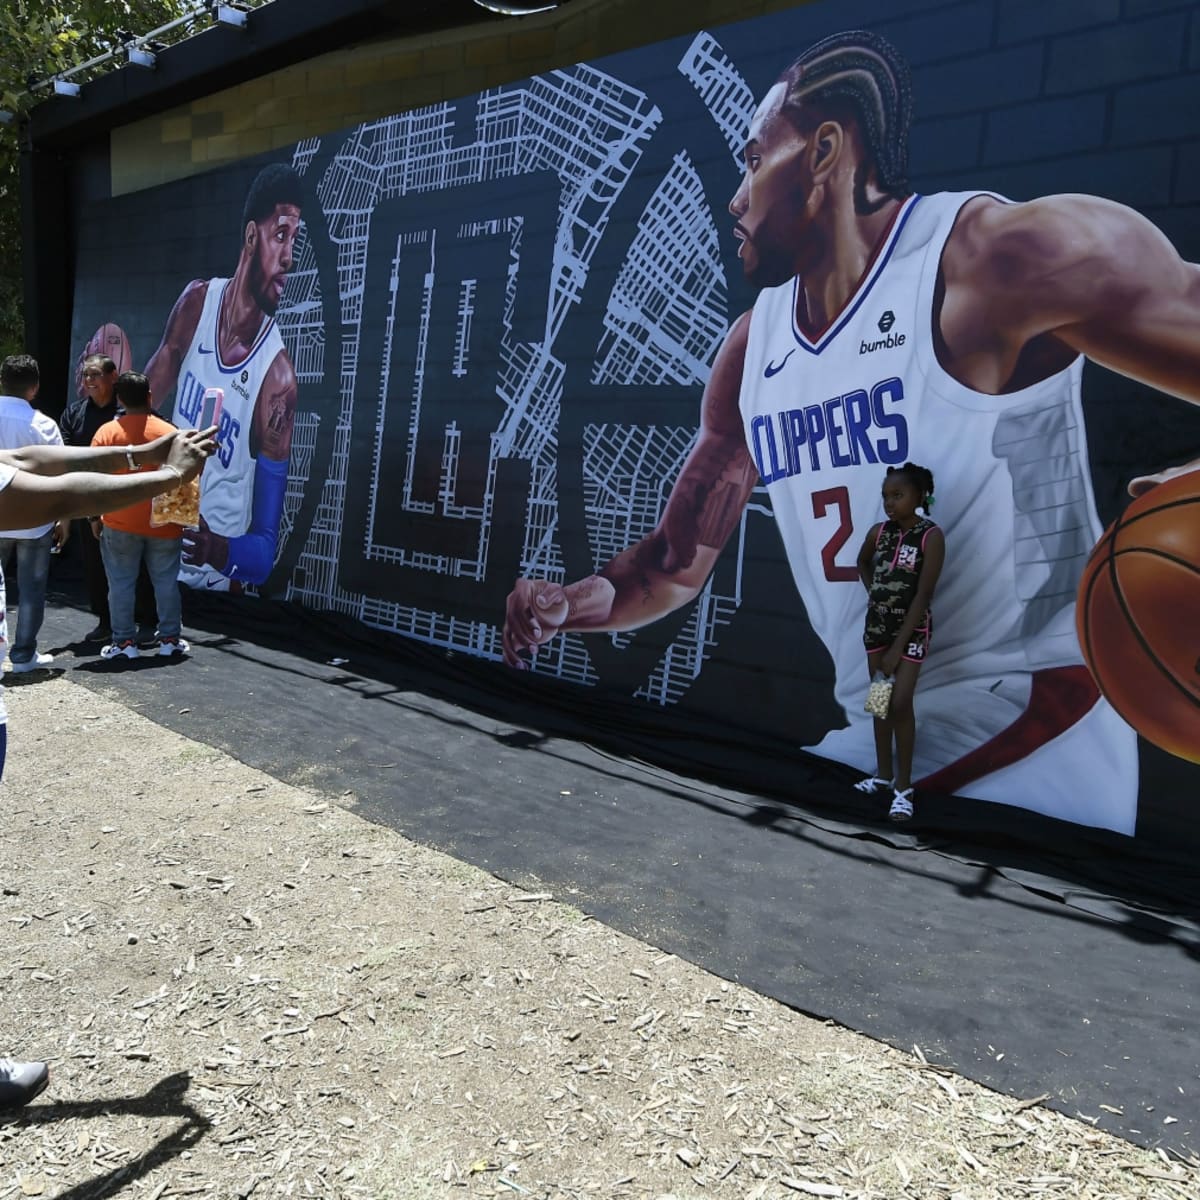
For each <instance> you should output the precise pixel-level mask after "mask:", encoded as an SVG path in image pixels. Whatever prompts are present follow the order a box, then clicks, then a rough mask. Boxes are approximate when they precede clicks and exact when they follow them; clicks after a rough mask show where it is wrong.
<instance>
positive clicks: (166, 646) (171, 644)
mask: <svg viewBox="0 0 1200 1200" xmlns="http://www.w3.org/2000/svg"><path fill="white" fill-rule="evenodd" d="M191 652H192V648H191V646H190V645H189V644H188V641H187V639H186V638H181V637H173V638H159V640H158V653H159V654H160V655H161V656H162V657H163V658H170V657H171V655H172V654H191Z"/></svg>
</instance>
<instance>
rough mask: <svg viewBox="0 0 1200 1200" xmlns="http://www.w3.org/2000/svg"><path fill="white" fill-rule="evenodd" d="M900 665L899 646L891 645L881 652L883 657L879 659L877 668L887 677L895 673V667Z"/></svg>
mask: <svg viewBox="0 0 1200 1200" xmlns="http://www.w3.org/2000/svg"><path fill="white" fill-rule="evenodd" d="M899 666H900V647H899V646H893V647H892V648H891V649H890V650H885V651H884V652H883V657H882V658H881V659H880V660H879V669H880V670H881V671H882V672H883V673H884V674H885V675H886V676H887V677H888V678H889V679H891V677H892V676H893V675H895V673H896V668H897V667H899Z"/></svg>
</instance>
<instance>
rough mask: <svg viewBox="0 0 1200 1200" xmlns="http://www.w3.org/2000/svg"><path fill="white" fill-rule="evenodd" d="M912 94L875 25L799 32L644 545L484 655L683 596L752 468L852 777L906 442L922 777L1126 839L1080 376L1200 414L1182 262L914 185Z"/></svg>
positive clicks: (722, 537) (1139, 486) (1127, 745)
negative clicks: (865, 543) (937, 553)
mask: <svg viewBox="0 0 1200 1200" xmlns="http://www.w3.org/2000/svg"><path fill="white" fill-rule="evenodd" d="M910 111H911V100H910V91H909V81H908V72H907V66H906V64H905V63H904V61H903V60H902V59H901V57H900V56H899V54H898V53H897V51H896V50H895V49H894V48H893V47H892V46H891V45H889V44H888V43H887V42H886V41H884V40H883V39H882V38H879V37H877V36H875V35H873V34H870V33H858V32H854V33H844V34H838V35H836V36H834V37H831V38H828V39H826V40H825V41H822V42H821V43H819V44H817V45H815V46H813V47H812V48H811V49H809V50H807V51H806V52H805V53H804V54H802V55H801V56H800V58H799V59H797V60H796V61H795V63H793V65H792V66H790V67H789V68H788V69H787V70H786V71H785V72H784V73H783V74H782V75H781V76H780V77H779V79H778V80H777V81H776V83H775V84H774V86H772V87H771V89H770V90H769V91H768V92H767V94H766V96H765V97H764V98H763V100H762V102H761V104H760V105H759V107H758V109H757V111H756V112H755V114H754V116H753V118H752V120H751V123H750V128H749V131H748V134H747V140H746V143H745V148H744V175H743V178H742V182H741V185H740V186H739V188H738V189H737V192H736V193H735V195H734V197H733V199H732V201H731V202H730V205H729V209H730V212H731V213H732V214H733V217H734V219H735V224H734V235H735V236H736V237H737V238H738V240H739V242H740V250H739V255H740V258H741V262H742V269H743V271H744V273H745V276H746V278H747V280H748V281H749V282H750V283H752V284H754V285H756V286H758V287H760V288H761V289H762V290H761V293H760V295H759V298H758V300H757V301H756V303H755V304H754V307H753V309H752V310H751V311H750V312H748V313H745V314H744V315H743V316H742V317H740V318H739V319H738V320H737V321H736V322H735V323H734V325H733V327H732V328H731V330H730V332H729V334H728V335H727V337H726V339H725V342H724V343H723V345H722V346H721V348H720V349H719V351H718V352H717V355H716V359H715V361H714V363H713V367H712V372H711V376H710V379H709V381H708V384H707V385H706V387H705V390H704V395H703V398H702V402H701V419H700V432H699V436H698V439H697V441H696V444H695V446H694V448H693V449H692V451H691V454H690V456H689V458H688V459H687V461H686V463H685V464H684V467H683V469H682V471H681V473H680V475H679V477H678V479H676V481H675V483H674V485H673V487H672V490H671V493H670V496H669V498H668V500H667V504H666V506H665V509H664V511H663V514H662V517H661V519H660V521H659V523H658V525H657V527H656V528H655V529H654V531H653V532H652V533H651V534H650V535H649V536H648V537H646V538H645V539H644V540H642V541H641V542H639V543H638V544H636V545H634V546H632V547H630V548H629V549H627V550H624V551H622V552H621V553H620V554H618V555H617V556H616V557H615V558H613V559H612V560H611V561H610V562H609V563H607V564H606V565H605V566H604V567H602V568H601V570H600V571H599V572H598V573H597V574H595V575H591V576H588V577H586V578H584V579H580V580H578V581H576V582H573V583H568V584H565V585H560V584H558V583H554V582H549V581H545V580H537V579H521V580H518V581H517V583H516V584H515V585H514V588H513V590H512V592H511V593H510V594H509V598H508V604H507V610H506V620H505V627H504V654H505V659H506V661H507V662H508V663H509V664H510V665H512V666H524V665H526V661H527V660H526V658H525V656H526V655H528V654H531V653H536V651H537V648H538V647H539V646H540V645H543V644H544V643H546V642H547V641H549V640H550V639H551V638H553V637H554V636H555V635H556V634H558V633H561V632H564V631H566V630H577V631H601V630H630V629H635V628H638V627H639V626H642V625H645V624H647V623H649V622H652V621H654V620H656V619H657V618H659V617H661V616H663V615H664V614H666V613H668V612H670V611H672V610H674V609H676V608H678V607H679V606H681V605H683V604H686V603H687V602H688V601H690V600H691V599H692V598H693V597H695V596H696V595H697V594H698V593H699V591H700V590H701V588H702V587H703V585H704V583H705V580H706V579H707V577H708V575H709V573H710V572H711V570H712V569H713V566H714V564H715V563H716V560H717V557H718V555H719V553H720V551H721V548H722V546H723V545H724V544H725V542H726V540H727V539H728V538H729V536H730V534H731V533H732V531H733V530H734V529H736V528H737V526H738V524H739V520H740V517H741V513H742V511H743V509H744V507H745V506H746V503H747V501H748V499H749V497H750V495H751V492H752V490H753V489H754V487H755V486H756V485H757V483H758V481H759V480H760V479H761V480H762V482H763V484H764V485H765V486H766V488H767V490H768V492H769V493H770V496H771V504H772V508H773V510H774V515H775V520H776V523H777V524H778V527H779V531H780V534H781V535H782V537H783V542H784V546H785V549H786V552H787V555H788V559H789V561H790V564H791V567H792V571H793V575H794V577H795V581H796V586H797V588H798V590H799V592H800V596H801V598H802V600H803V602H804V605H805V608H806V610H807V614H808V618H809V622H810V623H811V625H812V627H813V629H814V630H815V632H816V633H817V634H818V635H819V636H820V638H821V639H822V641H823V642H824V644H825V645H826V647H827V648H828V650H829V653H830V655H831V657H832V659H833V664H834V671H835V684H834V690H835V696H836V699H837V700H838V702H839V703H840V704H841V706H842V708H843V709H844V711H845V715H846V722H847V724H846V726H845V727H844V728H841V729H836V730H834V731H832V732H831V733H829V734H828V735H827V736H826V737H825V738H824V739H823V740H822V741H821V742H820V743H819V744H818V745H817V746H815V747H811V749H813V750H814V751H815V752H816V753H818V754H820V755H823V756H825V757H828V758H831V759H834V760H836V761H839V762H843V763H847V764H850V765H853V766H854V767H857V768H859V769H861V770H864V771H870V770H872V769H873V768H874V763H875V758H874V753H875V752H874V745H873V740H872V731H871V720H870V718H869V717H868V716H867V715H866V714H865V713H864V712H863V711H862V705H863V697H864V694H865V690H866V685H867V679H866V675H865V672H864V670H863V650H862V640H861V627H862V612H863V606H864V599H863V594H862V585H861V583H860V581H859V578H858V574H857V571H856V570H855V565H854V559H853V554H854V550H855V548H856V547H857V546H858V544H859V542H860V541H861V539H862V535H863V532H864V531H865V530H867V529H868V528H869V527H870V526H871V524H872V523H873V522H875V521H876V520H878V519H879V511H878V509H879V490H880V483H881V481H882V478H883V475H884V472H885V470H886V468H887V466H889V465H892V464H901V463H903V462H904V461H905V460H906V459H907V458H909V457H910V456H911V457H916V458H919V459H920V461H921V462H924V463H928V464H929V465H930V466H931V467H932V468H933V469H934V471H935V473H936V476H937V481H938V486H937V509H936V517H937V520H938V522H939V523H940V524H941V525H942V527H943V529H944V531H945V535H946V542H947V547H948V549H947V562H948V563H950V564H951V566H950V569H949V570H948V572H947V574H946V575H944V576H943V578H942V580H941V582H940V583H939V585H938V593H937V597H936V601H935V607H936V614H937V631H936V634H935V638H934V645H933V648H932V650H931V652H930V657H929V660H928V662H927V664H926V666H925V671H924V674H923V676H922V686H921V688H920V692H919V695H918V701H919V705H918V707H919V718H920V720H921V723H922V725H921V728H922V737H921V738H920V739H918V744H917V761H916V764H915V766H916V772H915V773H916V776H917V781H918V786H919V787H921V786H923V787H927V788H934V789H937V790H940V791H944V792H952V793H957V794H959V795H966V796H972V797H977V798H980V799H985V800H995V801H1002V802H1005V803H1009V804H1017V805H1020V806H1023V807H1026V808H1030V809H1034V810H1037V811H1041V812H1046V813H1049V814H1051V815H1054V816H1058V817H1062V818H1065V819H1068V820H1072V821H1077V822H1081V823H1083V824H1087V825H1096V826H1102V827H1106V828H1110V829H1114V830H1118V831H1121V832H1124V833H1132V832H1133V830H1134V823H1135V818H1136V810H1137V787H1138V763H1137V747H1136V738H1135V735H1134V732H1133V730H1132V729H1131V728H1130V727H1129V726H1128V725H1127V724H1126V723H1125V722H1124V721H1123V720H1122V719H1121V718H1120V717H1119V716H1118V715H1117V714H1116V713H1115V712H1114V711H1113V709H1112V708H1111V707H1110V706H1109V705H1108V703H1107V702H1106V701H1105V700H1104V699H1103V698H1101V696H1100V695H1099V693H1098V691H1097V690H1096V687H1095V685H1094V683H1093V681H1092V679H1091V676H1090V675H1089V673H1088V671H1087V668H1086V667H1085V666H1083V662H1082V658H1081V654H1080V649H1079V642H1078V639H1077V637H1076V634H1075V629H1074V606H1075V591H1076V587H1077V585H1078V582H1079V578H1080V575H1081V572H1082V569H1083V566H1084V563H1085V561H1086V559H1087V555H1088V552H1089V550H1090V549H1091V547H1092V545H1093V544H1094V543H1095V542H1096V540H1097V538H1098V537H1099V535H1100V533H1101V528H1100V524H1099V521H1098V519H1097V515H1096V510H1095V505H1094V501H1093V497H1092V491H1091V479H1090V472H1089V466H1088V461H1087V455H1086V441H1085V437H1084V429H1083V418H1082V411H1081V403H1080V379H1081V374H1082V366H1083V356H1086V357H1088V358H1091V359H1093V360H1094V361H1096V362H1097V363H1100V364H1103V365H1104V366H1106V367H1109V368H1111V369H1112V370H1115V371H1119V372H1121V373H1123V374H1124V375H1126V376H1128V377H1130V378H1133V379H1137V380H1140V381H1142V382H1144V383H1148V384H1151V385H1153V386H1154V387H1156V388H1160V389H1162V390H1163V391H1164V392H1169V393H1171V394H1173V395H1175V396H1178V397H1182V398H1184V399H1187V400H1191V401H1193V402H1197V401H1200V339H1197V337H1196V335H1195V331H1196V329H1197V327H1198V325H1200V268H1197V267H1196V266H1194V265H1191V264H1188V263H1185V262H1183V261H1182V260H1181V259H1180V258H1179V256H1178V254H1177V253H1176V252H1175V250H1174V249H1173V247H1172V246H1171V245H1170V243H1169V242H1168V241H1167V239H1166V238H1165V237H1164V236H1163V235H1162V234H1161V233H1160V232H1159V231H1158V230H1157V229H1156V228H1155V227H1154V226H1153V225H1152V224H1150V223H1149V222H1148V221H1147V220H1145V219H1144V218H1143V217H1141V216H1140V215H1139V214H1137V213H1135V212H1133V211H1132V210H1130V209H1128V208H1125V207H1122V206H1121V205H1119V204H1115V203H1112V202H1110V201H1107V200H1103V199H1099V198H1096V197H1091V196H1083V195H1064V196H1048V197H1044V198H1041V199H1037V200H1033V201H1031V202H1029V203H1020V204H1018V203H1010V202H1008V201H1006V200H1004V199H1002V198H1000V197H998V196H994V195H991V194H981V193H963V194H946V193H943V194H938V195H931V196H919V195H916V194H914V193H913V192H912V189H911V188H910V187H909V184H908V180H907V178H906V174H907V137H908V126H909V119H910ZM1197 465H1200V463H1197V464H1191V467H1192V468H1194V467H1195V466H1197ZM1188 469H1190V468H1178V469H1177V470H1174V471H1164V472H1163V473H1162V474H1160V475H1155V476H1148V477H1145V478H1142V479H1139V480H1134V481H1133V482H1132V483H1131V484H1130V491H1131V492H1133V493H1135V494H1137V493H1140V492H1142V491H1145V490H1147V489H1149V488H1151V487H1154V486H1155V485H1156V484H1158V483H1159V482H1161V481H1162V480H1164V479H1165V478H1167V477H1168V476H1169V475H1173V474H1176V473H1178V472H1179V471H1183V470H1188Z"/></svg>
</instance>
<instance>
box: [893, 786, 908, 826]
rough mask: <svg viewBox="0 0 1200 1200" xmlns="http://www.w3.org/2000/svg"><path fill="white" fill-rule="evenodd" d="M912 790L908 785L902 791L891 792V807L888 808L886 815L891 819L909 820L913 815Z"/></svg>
mask: <svg viewBox="0 0 1200 1200" xmlns="http://www.w3.org/2000/svg"><path fill="white" fill-rule="evenodd" d="M912 794H913V790H912V788H910V787H907V788H905V789H904V791H899V790H896V791H894V792H893V793H892V807H891V808H890V809H888V816H889V817H890V818H891V819H892V820H893V821H911V820H912V815H913V806H912Z"/></svg>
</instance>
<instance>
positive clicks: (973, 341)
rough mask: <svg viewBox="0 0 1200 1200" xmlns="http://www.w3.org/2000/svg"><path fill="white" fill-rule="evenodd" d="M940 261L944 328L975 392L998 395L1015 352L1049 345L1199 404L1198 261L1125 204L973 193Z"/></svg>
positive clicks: (1045, 349) (1074, 197)
mask: <svg viewBox="0 0 1200 1200" xmlns="http://www.w3.org/2000/svg"><path fill="white" fill-rule="evenodd" d="M942 266H943V274H944V278H945V285H946V290H945V301H944V305H943V309H942V314H941V322H940V323H941V332H942V335H943V337H944V339H945V342H946V345H947V347H948V349H949V351H950V354H951V356H952V357H953V358H954V359H955V361H956V362H957V363H960V364H962V365H963V367H964V372H965V373H967V374H973V375H975V377H976V378H975V379H973V380H971V381H970V382H971V386H975V387H977V388H978V390H981V391H1000V390H1002V387H1003V385H1004V383H1005V382H1006V381H1007V380H1008V379H1010V378H1011V376H1012V375H1013V373H1014V372H1015V370H1016V368H1017V366H1018V360H1020V359H1021V357H1022V355H1024V356H1026V358H1028V357H1029V356H1030V355H1034V356H1036V355H1037V354H1038V353H1047V352H1049V351H1050V350H1051V349H1052V347H1053V344H1054V343H1055V342H1057V343H1060V344H1061V347H1066V348H1069V350H1070V351H1074V352H1076V353H1079V354H1086V355H1087V356H1088V358H1090V359H1092V360H1093V361H1095V362H1097V363H1100V364H1101V365H1102V366H1105V367H1109V368H1110V369H1111V370H1114V371H1118V372H1120V373H1121V374H1122V375H1125V376H1127V377H1129V378H1130V379H1136V380H1139V381H1140V382H1142V383H1147V384H1149V385H1150V386H1152V387H1155V388H1158V389H1159V390H1160V391H1164V392H1169V393H1170V394H1171V395H1173V396H1179V397H1181V398H1182V399H1184V400H1190V401H1192V402H1193V403H1200V338H1198V337H1197V336H1196V332H1197V329H1200V266H1197V265H1196V264H1194V263H1188V262H1184V261H1183V259H1181V258H1180V257H1179V255H1178V253H1177V252H1176V251H1175V248H1174V247H1173V246H1172V245H1171V243H1170V242H1169V241H1168V240H1167V238H1166V236H1165V235H1164V234H1163V233H1162V232H1161V231H1160V230H1159V229H1157V228H1156V227H1155V226H1154V225H1153V224H1152V223H1151V222H1150V221H1148V220H1147V219H1146V218H1145V217H1143V216H1141V215H1140V214H1139V213H1136V212H1134V211H1133V209H1131V208H1126V207H1125V206H1124V205H1121V204H1116V203H1114V202H1113V201H1111V200H1103V199H1100V198H1099V197H1097V196H1079V195H1068V196H1046V197H1043V198H1042V199H1040V200H1032V201H1030V202H1029V203H1027V204H1001V203H998V202H996V201H992V200H983V199H981V200H979V201H975V202H972V203H971V204H970V205H969V206H968V207H967V208H965V209H964V210H963V215H962V216H961V217H960V219H959V225H958V227H957V228H956V230H955V233H954V235H953V237H952V239H951V242H950V243H948V244H947V248H946V252H945V254H944V255H943V262H942ZM1061 347H1060V348H1061ZM989 359H990V360H991V362H992V363H993V364H994V367H993V370H994V371H995V378H993V379H989V378H987V377H986V376H987V370H986V368H985V367H984V365H983V364H984V362H985V361H986V360H989ZM981 376H982V377H981ZM964 381H965V382H966V380H964ZM980 385H982V386H980ZM988 385H991V386H988Z"/></svg>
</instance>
